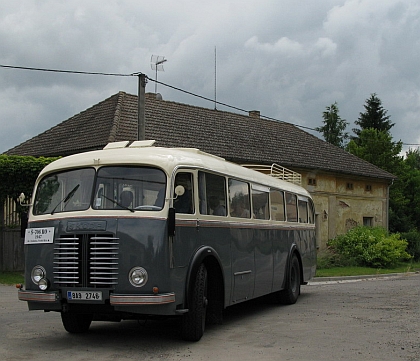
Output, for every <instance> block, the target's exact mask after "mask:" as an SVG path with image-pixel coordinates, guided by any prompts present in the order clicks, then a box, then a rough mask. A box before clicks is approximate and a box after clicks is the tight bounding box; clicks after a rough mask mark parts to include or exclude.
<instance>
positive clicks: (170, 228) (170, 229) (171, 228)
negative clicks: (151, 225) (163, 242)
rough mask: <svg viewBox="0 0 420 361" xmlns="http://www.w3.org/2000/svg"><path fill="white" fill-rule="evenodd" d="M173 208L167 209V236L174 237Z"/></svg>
mask: <svg viewBox="0 0 420 361" xmlns="http://www.w3.org/2000/svg"><path fill="white" fill-rule="evenodd" d="M175 213H176V212H175V208H169V212H168V236H169V237H174V236H175Z"/></svg>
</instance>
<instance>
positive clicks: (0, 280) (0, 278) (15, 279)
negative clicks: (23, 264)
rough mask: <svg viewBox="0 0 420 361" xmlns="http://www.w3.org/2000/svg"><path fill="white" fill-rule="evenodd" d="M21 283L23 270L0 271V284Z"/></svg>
mask: <svg viewBox="0 0 420 361" xmlns="http://www.w3.org/2000/svg"><path fill="white" fill-rule="evenodd" d="M16 283H23V272H0V284H2V285H15V284H16Z"/></svg>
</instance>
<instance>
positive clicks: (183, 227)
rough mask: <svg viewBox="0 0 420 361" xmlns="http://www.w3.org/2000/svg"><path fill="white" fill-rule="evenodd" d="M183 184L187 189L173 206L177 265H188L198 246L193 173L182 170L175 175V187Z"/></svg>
mask: <svg viewBox="0 0 420 361" xmlns="http://www.w3.org/2000/svg"><path fill="white" fill-rule="evenodd" d="M179 185H181V186H183V187H184V189H185V191H184V194H182V195H180V196H175V195H174V197H175V199H174V202H173V207H174V209H175V218H176V222H175V224H176V230H175V241H174V244H173V261H174V266H175V267H186V266H188V262H189V261H190V259H191V255H192V254H193V251H194V249H195V248H196V247H197V219H196V216H195V213H196V210H195V204H194V194H195V190H194V177H193V173H191V172H187V171H180V172H178V173H177V174H176V176H175V183H174V189H175V187H177V186H179Z"/></svg>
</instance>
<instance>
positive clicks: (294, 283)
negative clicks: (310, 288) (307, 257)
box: [276, 255, 300, 305]
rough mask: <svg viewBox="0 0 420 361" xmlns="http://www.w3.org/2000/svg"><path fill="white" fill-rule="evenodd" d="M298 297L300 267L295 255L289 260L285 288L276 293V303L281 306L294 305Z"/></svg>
mask: <svg viewBox="0 0 420 361" xmlns="http://www.w3.org/2000/svg"><path fill="white" fill-rule="evenodd" d="M299 295H300V265H299V260H298V258H297V257H296V255H293V256H292V259H291V260H290V268H289V272H288V275H287V280H286V288H285V289H284V290H282V291H279V292H277V293H276V298H277V301H278V302H279V303H281V304H283V305H292V304H294V303H296V301H297V299H298V297H299Z"/></svg>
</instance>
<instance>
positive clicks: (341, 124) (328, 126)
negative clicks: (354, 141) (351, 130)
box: [315, 102, 348, 148]
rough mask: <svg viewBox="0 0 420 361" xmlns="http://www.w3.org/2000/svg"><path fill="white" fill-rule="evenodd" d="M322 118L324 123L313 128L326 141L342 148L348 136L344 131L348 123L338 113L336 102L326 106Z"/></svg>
mask: <svg viewBox="0 0 420 361" xmlns="http://www.w3.org/2000/svg"><path fill="white" fill-rule="evenodd" d="M322 118H323V119H324V120H323V123H324V125H323V126H322V127H317V128H315V130H316V131H318V132H321V133H322V134H323V136H324V139H325V140H326V141H327V142H328V143H331V144H334V145H336V146H337V147H340V148H344V142H345V140H346V139H347V138H348V134H347V133H346V132H345V130H346V127H347V125H348V123H347V122H346V121H345V119H341V117H340V116H339V115H338V105H337V102H335V103H334V104H331V106H329V107H326V110H325V112H323V113H322Z"/></svg>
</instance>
